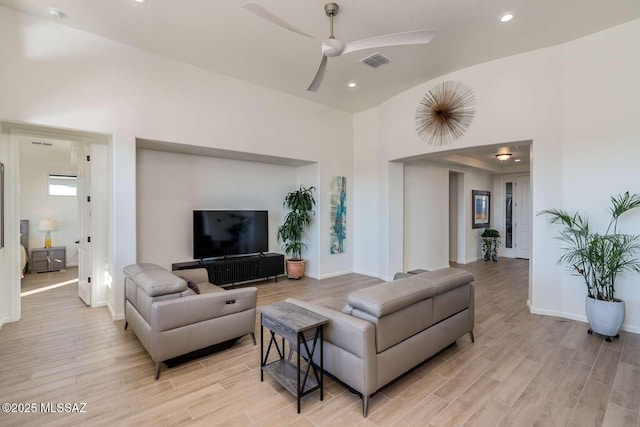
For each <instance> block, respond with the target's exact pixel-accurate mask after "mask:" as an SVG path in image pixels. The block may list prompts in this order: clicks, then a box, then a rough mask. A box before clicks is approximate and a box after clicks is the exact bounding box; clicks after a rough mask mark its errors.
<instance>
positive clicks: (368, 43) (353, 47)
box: [242, 3, 434, 92]
mask: <svg viewBox="0 0 640 427" xmlns="http://www.w3.org/2000/svg"><path fill="white" fill-rule="evenodd" d="M242 7H244V8H245V9H247V10H248V11H250V12H252V13H254V14H255V15H257V16H259V17H261V18H262V19H265V20H267V21H269V22H271V23H272V24H275V25H277V26H279V27H281V28H284V29H286V30H289V31H292V32H294V33H297V34H300V35H302V36H305V37H310V38H313V39H316V40H320V39H318V38H317V37H314V36H310V35H309V34H307V33H305V32H303V31H300V30H298V29H297V28H295V27H294V26H292V25H290V24H289V23H287V22H285V21H283V20H282V19H280V18H279V17H278V16H276V15H274V14H272V13H271V12H269V11H268V10H266V9H265V8H263V7H262V6H260V5H258V4H256V3H245V4H243V5H242ZM339 10H340V7H339V6H338V5H337V4H336V3H327V4H325V5H324V12H325V14H326V15H327V16H328V17H329V20H330V31H329V38H328V39H326V40H320V41H322V45H321V52H322V58H321V59H320V65H319V66H318V71H317V72H316V75H315V77H314V78H313V80H312V81H311V84H310V85H309V87H308V88H307V91H310V92H317V91H318V89H319V88H320V84H321V83H322V78H323V77H324V74H325V72H326V70H327V58H334V57H337V56H340V55H343V54H347V53H351V52H357V51H359V50H364V49H375V48H380V47H387V46H402V45H411V44H428V43H429V42H430V41H431V39H432V38H433V35H434V31H433V30H418V31H408V32H403V33H395V34H386V35H383V36H376V37H370V38H367V39H362V40H356V41H354V42H349V43H346V44H345V43H342V41H340V40H338V39H336V38H335V36H334V35H333V18H334V17H335V16H336V15H337V14H338V11H339Z"/></svg>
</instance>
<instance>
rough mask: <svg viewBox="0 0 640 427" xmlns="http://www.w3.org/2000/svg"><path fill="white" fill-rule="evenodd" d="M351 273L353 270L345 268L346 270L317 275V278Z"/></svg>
mask: <svg viewBox="0 0 640 427" xmlns="http://www.w3.org/2000/svg"><path fill="white" fill-rule="evenodd" d="M351 273H353V270H347V271H338V272H335V273H329V274H322V275H320V276H319V277H318V279H319V280H322V279H328V278H330V277H338V276H344V275H345V274H351Z"/></svg>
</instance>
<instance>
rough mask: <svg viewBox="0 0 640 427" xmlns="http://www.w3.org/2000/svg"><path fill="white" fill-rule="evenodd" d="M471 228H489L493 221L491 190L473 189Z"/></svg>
mask: <svg viewBox="0 0 640 427" xmlns="http://www.w3.org/2000/svg"><path fill="white" fill-rule="evenodd" d="M471 206H472V207H471V228H487V227H489V223H490V222H491V192H490V191H480V190H471Z"/></svg>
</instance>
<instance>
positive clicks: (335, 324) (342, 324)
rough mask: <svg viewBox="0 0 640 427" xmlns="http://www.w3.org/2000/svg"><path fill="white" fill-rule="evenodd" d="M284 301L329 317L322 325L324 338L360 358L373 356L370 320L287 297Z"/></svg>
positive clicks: (373, 329) (373, 330)
mask: <svg viewBox="0 0 640 427" xmlns="http://www.w3.org/2000/svg"><path fill="white" fill-rule="evenodd" d="M285 301H286V302H290V303H291V304H295V305H298V306H300V307H303V308H306V309H307V310H310V311H313V312H314V313H318V314H320V315H322V316H325V317H326V318H328V319H329V323H328V324H327V325H325V327H324V340H325V341H328V342H330V343H332V344H334V345H336V346H338V347H340V348H342V349H344V350H346V351H348V352H349V353H352V354H354V355H356V356H358V357H359V358H361V359H365V358H367V357H375V355H376V333H375V326H374V325H373V324H372V323H371V322H367V321H366V320H362V319H358V318H356V317H353V316H349V315H348V314H344V313H341V312H339V311H336V310H332V309H330V308H327V307H322V306H320V305H317V304H313V303H311V302H307V301H301V300H297V299H293V298H287V299H286V300H285Z"/></svg>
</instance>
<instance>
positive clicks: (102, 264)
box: [1, 122, 111, 322]
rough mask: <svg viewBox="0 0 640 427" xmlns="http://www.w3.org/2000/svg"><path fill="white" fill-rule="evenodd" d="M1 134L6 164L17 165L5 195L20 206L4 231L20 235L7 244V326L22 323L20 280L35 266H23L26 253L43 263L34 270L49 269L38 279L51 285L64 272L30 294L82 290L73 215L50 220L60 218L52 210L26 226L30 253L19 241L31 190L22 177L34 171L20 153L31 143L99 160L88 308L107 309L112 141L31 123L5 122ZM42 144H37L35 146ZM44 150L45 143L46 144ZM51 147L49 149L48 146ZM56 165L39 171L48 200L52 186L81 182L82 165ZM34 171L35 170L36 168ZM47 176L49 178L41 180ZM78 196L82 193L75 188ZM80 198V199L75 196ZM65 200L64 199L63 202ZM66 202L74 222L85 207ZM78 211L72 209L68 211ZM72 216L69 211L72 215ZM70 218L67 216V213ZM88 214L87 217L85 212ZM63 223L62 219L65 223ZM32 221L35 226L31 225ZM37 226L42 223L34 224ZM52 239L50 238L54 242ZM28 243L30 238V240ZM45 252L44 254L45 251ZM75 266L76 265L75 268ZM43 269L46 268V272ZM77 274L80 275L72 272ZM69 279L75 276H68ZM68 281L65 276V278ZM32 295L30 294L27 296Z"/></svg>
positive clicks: (94, 171)
mask: <svg viewBox="0 0 640 427" xmlns="http://www.w3.org/2000/svg"><path fill="white" fill-rule="evenodd" d="M1 130H2V135H1V136H2V139H3V140H5V141H6V144H5V146H4V149H3V153H4V154H3V155H4V156H5V159H6V160H7V163H9V164H10V165H12V167H11V168H8V169H7V170H6V175H5V178H6V179H5V190H6V191H7V193H8V197H10V198H11V199H12V200H15V202H16V203H12V204H11V205H9V206H6V207H5V214H6V220H5V229H6V232H7V234H10V235H15V236H16V237H15V240H14V239H11V240H12V241H11V242H9V243H8V245H7V249H8V250H6V251H5V257H4V258H5V260H6V261H7V263H6V264H5V266H6V267H4V266H3V267H2V272H3V274H5V275H6V276H5V277H7V279H8V280H7V286H6V289H7V301H8V302H9V304H8V305H6V306H7V307H10V310H9V311H8V312H7V317H5V319H4V320H3V321H4V322H11V321H17V320H19V319H20V317H21V315H20V312H21V276H22V275H23V274H24V273H27V274H29V268H30V267H31V265H30V264H29V263H26V264H25V265H26V269H25V268H24V267H25V266H23V265H22V264H23V263H22V259H21V258H22V254H23V253H25V254H28V255H29V256H30V257H32V259H30V261H31V260H32V261H34V262H35V261H40V263H39V264H38V265H37V266H35V267H36V271H38V269H41V268H44V269H45V271H43V272H41V273H38V274H39V275H40V277H38V279H39V280H40V281H42V282H44V281H46V280H47V278H46V276H44V275H54V273H59V272H63V273H64V275H62V274H57V275H56V277H55V278H52V280H51V282H50V283H47V284H44V283H41V284H40V285H38V287H39V289H30V290H29V292H33V291H36V290H37V291H46V290H47V289H51V287H56V286H68V285H71V286H77V283H78V270H77V266H76V265H77V264H78V255H77V248H78V247H77V244H76V241H77V240H78V237H79V235H80V233H79V229H78V225H77V221H76V225H75V226H74V225H73V224H74V221H73V219H70V217H69V216H66V217H65V216H64V215H63V216H61V217H59V219H56V218H50V217H49V216H53V214H54V213H55V212H54V211H53V210H52V211H49V212H48V213H47V212H44V211H45V210H46V209H48V208H47V207H46V206H45V207H44V208H43V210H42V211H41V212H40V213H39V214H38V215H37V217H36V218H34V220H33V222H34V224H30V225H29V226H27V227H24V226H23V227H24V229H25V230H30V232H31V241H32V242H33V243H32V246H31V247H28V248H25V249H28V250H24V251H23V250H22V249H21V246H29V244H28V243H27V244H26V245H21V244H20V243H21V242H22V241H23V239H20V240H19V238H18V236H19V232H18V231H19V224H20V223H21V221H20V220H21V219H22V216H21V215H22V214H23V212H22V209H21V203H22V199H23V198H25V197H30V196H29V195H27V192H26V189H25V188H21V187H23V186H24V185H23V184H22V183H21V177H23V176H24V174H25V173H27V172H29V168H27V167H23V166H22V165H21V157H22V156H21V148H22V144H23V143H28V144H31V143H32V142H34V141H35V142H41V143H42V142H47V141H51V140H55V141H65V142H66V143H67V144H69V145H70V147H71V148H70V150H71V153H72V154H68V153H67V154H65V156H67V155H68V156H69V157H73V156H75V158H76V159H78V160H79V159H82V158H85V159H86V158H87V157H86V156H85V154H84V153H81V151H82V150H83V149H85V148H86V149H87V150H89V151H90V153H91V156H94V158H93V159H92V161H93V160H95V163H94V164H93V167H92V168H91V177H92V178H94V177H96V178H95V180H94V183H92V184H91V187H90V189H91V206H92V210H91V212H90V213H89V214H88V215H89V216H90V217H91V224H92V225H91V226H90V228H89V229H90V231H91V236H90V237H91V244H92V246H93V248H94V250H93V251H92V253H91V259H92V261H93V263H92V266H91V273H90V283H91V286H90V287H91V291H92V293H91V295H90V298H89V299H88V304H90V305H91V306H92V307H97V306H102V305H106V302H107V285H108V282H107V281H108V279H109V278H110V274H109V268H110V265H111V261H110V255H109V251H108V248H109V243H108V240H109V225H108V224H109V223H108V221H109V198H108V194H109V182H110V181H109V176H110V175H111V171H110V168H109V166H108V161H109V160H108V149H107V147H108V146H109V145H110V144H111V137H110V136H108V135H102V134H95V133H87V132H82V131H72V130H62V129H56V128H49V127H42V126H33V125H28V124H18V123H8V122H3V123H1ZM31 145H37V144H31ZM43 145H44V144H43ZM49 148H50V147H49ZM82 156H84V157H82ZM54 164H55V162H54V161H53V158H52V157H50V158H49V159H48V161H46V162H44V163H43V164H41V165H40V167H38V168H35V169H36V170H37V171H38V172H39V173H38V174H39V175H40V177H41V178H40V179H39V180H38V191H39V192H40V195H43V194H45V195H46V196H45V197H51V196H49V192H50V186H51V185H54V186H56V185H57V186H58V187H62V188H66V189H68V187H70V185H68V182H69V181H70V180H74V181H75V182H76V187H77V182H78V175H77V165H74V166H73V168H69V169H66V170H58V168H57V167H55V166H54ZM32 170H33V169H32ZM43 176H44V178H42V177H43ZM76 191H77V188H76ZM76 197H77V194H76ZM59 200H62V199H59ZM50 201H51V200H47V204H50V203H49V202H50ZM68 201H69V199H67V203H66V204H67V210H72V211H73V212H74V213H75V217H76V218H78V217H80V214H81V213H82V209H81V208H80V204H79V203H78V199H77V198H76V200H75V201H72V202H71V203H69V202H68ZM71 205H72V206H73V207H69V206H71ZM67 214H68V212H67ZM65 215H66V214H65ZM85 215H87V214H86V212H85ZM60 218H61V219H60ZM30 222H31V221H30ZM35 223H37V224H35ZM63 232H64V233H68V236H66V237H64V236H62V234H63ZM49 236H50V237H49ZM28 240H29V239H25V241H28ZM49 240H50V241H51V246H52V247H51V248H45V246H48V241H49ZM69 241H70V242H71V243H68V242H69ZM58 245H62V246H61V247H62V248H63V250H61V251H60V252H52V253H50V252H49V249H54V248H59V247H60V246H58ZM34 248H36V249H43V250H44V249H47V251H44V252H45V253H44V255H42V254H40V256H38V254H36V256H32V252H33V249H34ZM41 252H42V251H41ZM74 264H76V265H74ZM43 265H44V267H43ZM74 269H75V271H73V270H74ZM69 275H71V276H73V277H69ZM63 276H64V277H63ZM26 296H28V295H26Z"/></svg>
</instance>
